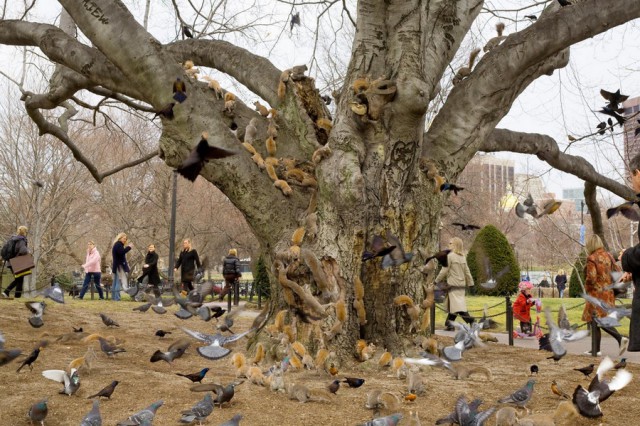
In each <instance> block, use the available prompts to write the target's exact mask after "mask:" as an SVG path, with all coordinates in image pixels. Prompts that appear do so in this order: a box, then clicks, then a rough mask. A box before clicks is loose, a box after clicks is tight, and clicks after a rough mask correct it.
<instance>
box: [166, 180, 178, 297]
mask: <svg viewBox="0 0 640 426" xmlns="http://www.w3.org/2000/svg"><path fill="white" fill-rule="evenodd" d="M177 194H178V172H177V171H175V170H174V171H173V182H172V188H171V221H170V225H169V274H168V275H169V277H168V278H169V284H171V288H172V289H173V288H174V277H173V272H174V270H173V268H174V266H175V262H176V259H175V250H176V198H177Z"/></svg>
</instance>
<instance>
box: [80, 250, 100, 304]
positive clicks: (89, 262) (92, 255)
mask: <svg viewBox="0 0 640 426" xmlns="http://www.w3.org/2000/svg"><path fill="white" fill-rule="evenodd" d="M82 267H83V268H84V272H85V276H84V283H82V291H81V292H80V296H78V298H79V299H80V300H82V298H83V297H84V294H85V293H86V292H87V289H88V288H89V282H91V277H93V283H94V284H95V286H96V290H98V296H99V297H100V300H104V296H103V294H102V288H101V287H100V275H101V274H100V253H98V249H97V248H96V245H95V244H94V243H93V241H89V244H88V247H87V259H86V260H85V261H84V264H83V265H82Z"/></svg>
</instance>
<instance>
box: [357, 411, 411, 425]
mask: <svg viewBox="0 0 640 426" xmlns="http://www.w3.org/2000/svg"><path fill="white" fill-rule="evenodd" d="M400 420H402V413H395V414H391V415H390V416H386V417H378V418H375V419H373V420H371V421H368V422H366V423H363V424H362V426H396V425H397V424H398V422H399V421H400Z"/></svg>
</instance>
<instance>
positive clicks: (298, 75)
mask: <svg viewBox="0 0 640 426" xmlns="http://www.w3.org/2000/svg"><path fill="white" fill-rule="evenodd" d="M307 70H308V68H307V66H306V65H296V66H295V67H293V68H291V75H290V77H291V80H293V81H300V80H303V79H304V78H305V75H304V73H305V72H306V71H307Z"/></svg>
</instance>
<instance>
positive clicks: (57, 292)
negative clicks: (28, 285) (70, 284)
mask: <svg viewBox="0 0 640 426" xmlns="http://www.w3.org/2000/svg"><path fill="white" fill-rule="evenodd" d="M42 295H43V296H44V297H48V298H49V299H51V300H53V301H54V302H58V303H64V291H62V289H61V288H60V285H59V284H58V283H55V284H54V285H53V286H51V287H46V288H45V289H44V291H43V292H42Z"/></svg>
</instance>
